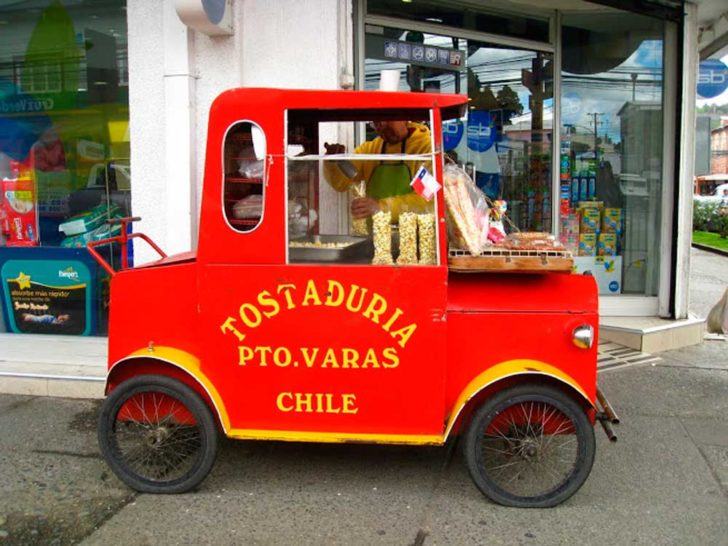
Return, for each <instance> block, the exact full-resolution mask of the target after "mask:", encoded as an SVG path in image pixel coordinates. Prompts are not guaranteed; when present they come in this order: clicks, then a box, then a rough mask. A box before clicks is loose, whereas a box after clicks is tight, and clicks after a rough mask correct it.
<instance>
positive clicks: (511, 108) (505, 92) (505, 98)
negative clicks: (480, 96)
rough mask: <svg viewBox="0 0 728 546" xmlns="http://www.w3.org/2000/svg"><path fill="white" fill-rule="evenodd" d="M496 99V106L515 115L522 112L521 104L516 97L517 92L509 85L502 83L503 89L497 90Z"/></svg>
mask: <svg viewBox="0 0 728 546" xmlns="http://www.w3.org/2000/svg"><path fill="white" fill-rule="evenodd" d="M496 99H497V100H498V106H500V107H501V108H502V109H503V110H506V111H508V112H513V113H514V114H515V115H520V114H522V113H523V105H522V104H521V101H520V99H519V98H518V93H516V92H515V91H514V90H513V89H511V88H510V86H508V85H504V86H503V89H501V90H500V91H498V94H497V95H496Z"/></svg>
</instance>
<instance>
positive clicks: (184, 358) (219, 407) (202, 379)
mask: <svg viewBox="0 0 728 546" xmlns="http://www.w3.org/2000/svg"><path fill="white" fill-rule="evenodd" d="M140 358H143V359H145V360H158V361H159V362H165V363H167V364H171V365H172V366H175V367H177V368H179V369H180V370H182V371H184V372H186V373H187V374H188V375H189V376H190V377H191V378H192V379H194V380H195V382H196V383H197V384H198V385H200V387H202V389H203V390H204V391H205V392H206V393H207V395H208V396H209V397H210V400H211V401H212V405H213V406H214V407H215V412H216V413H217V416H218V418H219V420H220V423H221V424H222V427H223V430H224V431H225V432H226V433H227V431H228V430H230V418H229V417H228V413H227V409H226V408H225V404H224V402H223V400H222V397H221V396H220V393H219V392H217V389H216V388H215V385H213V384H212V381H210V380H209V379H208V377H207V376H206V375H205V374H204V373H203V372H202V370H200V359H199V358H197V357H196V356H194V355H193V354H190V353H188V352H187V351H182V350H180V349H175V348H174V347H164V346H157V345H155V346H154V347H151V348H144V349H139V350H137V351H134V352H133V353H131V354H130V355H129V356H126V357H124V358H122V359H120V360H117V361H116V362H115V363H114V364H113V365H112V366H111V368H110V369H109V373H108V374H107V376H106V388H107V389H108V386H109V377H111V374H112V373H113V371H114V369H115V368H116V367H117V366H120V365H122V364H123V363H125V362H130V361H133V360H136V359H140Z"/></svg>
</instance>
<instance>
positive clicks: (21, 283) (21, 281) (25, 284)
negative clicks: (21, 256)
mask: <svg viewBox="0 0 728 546" xmlns="http://www.w3.org/2000/svg"><path fill="white" fill-rule="evenodd" d="M11 280H13V281H15V282H16V283H18V288H19V289H20V290H24V289H25V288H30V275H26V274H25V273H23V272H22V271H21V272H20V273H18V278H16V279H11Z"/></svg>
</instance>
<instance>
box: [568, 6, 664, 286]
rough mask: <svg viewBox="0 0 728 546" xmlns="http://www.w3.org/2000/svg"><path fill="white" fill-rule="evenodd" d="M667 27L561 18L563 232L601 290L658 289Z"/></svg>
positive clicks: (632, 19) (618, 17)
mask: <svg viewBox="0 0 728 546" xmlns="http://www.w3.org/2000/svg"><path fill="white" fill-rule="evenodd" d="M665 24H666V23H665V22H663V21H661V20H659V19H654V18H650V17H646V16H641V15H637V14H634V13H624V12H617V11H616V10H614V11H609V12H604V13H592V14H588V15H577V14H565V15H564V17H563V28H562V33H561V34H562V51H563V54H562V58H563V66H562V85H561V89H562V94H561V143H560V153H561V158H560V180H561V188H560V207H559V208H560V215H561V239H562V241H563V242H564V243H565V244H566V245H567V247H568V248H570V249H571V250H572V251H573V252H574V254H575V255H576V259H575V262H576V267H577V271H579V272H587V271H588V272H590V273H592V274H593V275H594V276H595V278H596V280H597V284H598V285H599V291H600V293H601V294H604V295H618V294H623V293H627V294H635V295H644V296H656V295H657V293H658V288H659V269H660V232H661V230H660V225H661V202H662V191H663V190H662V188H663V174H662V173H663V168H662V165H663V156H662V150H663V141H664V138H665V135H664V134H663V127H662V126H663V122H662V120H663V112H664V105H663V86H664V77H663V76H664V70H663V58H664V54H663V48H664V43H665V42H664V29H665ZM668 24H669V23H668Z"/></svg>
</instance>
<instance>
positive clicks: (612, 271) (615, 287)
mask: <svg viewBox="0 0 728 546" xmlns="http://www.w3.org/2000/svg"><path fill="white" fill-rule="evenodd" d="M574 273H579V274H584V273H588V274H590V275H592V276H593V277H594V279H595V280H596V281H597V287H598V288H599V293H600V294H621V293H622V256H594V257H589V256H575V257H574Z"/></svg>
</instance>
